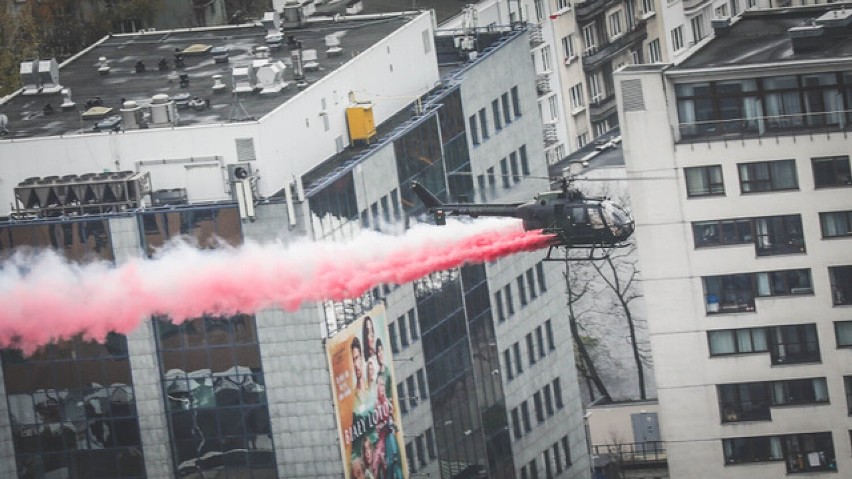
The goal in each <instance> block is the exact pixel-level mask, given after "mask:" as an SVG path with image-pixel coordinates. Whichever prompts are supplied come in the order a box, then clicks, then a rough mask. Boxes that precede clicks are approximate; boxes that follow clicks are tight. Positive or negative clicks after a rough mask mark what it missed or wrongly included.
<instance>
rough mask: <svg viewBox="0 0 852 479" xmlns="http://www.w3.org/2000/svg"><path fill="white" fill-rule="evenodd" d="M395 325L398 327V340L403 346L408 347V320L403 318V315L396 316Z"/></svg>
mask: <svg viewBox="0 0 852 479" xmlns="http://www.w3.org/2000/svg"><path fill="white" fill-rule="evenodd" d="M396 326H397V328H399V342H400V343H401V344H402V347H403V348H406V347H408V345H409V344H411V340H410V339H409V336H408V322H407V321H406V320H405V315H402V316H400V317H398V318H396Z"/></svg>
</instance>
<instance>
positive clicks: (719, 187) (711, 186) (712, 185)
mask: <svg viewBox="0 0 852 479" xmlns="http://www.w3.org/2000/svg"><path fill="white" fill-rule="evenodd" d="M714 171H715V172H718V174H719V180H718V181H717V180H714V176H713V173H712V172H714ZM690 172H698V173H699V174H700V175H701V176H700V178H701V180H703V184H704V185H706V190H707V193H700V192H696V191H695V190H692V191H691V190H690V186H689V185H690V181H689V173H690ZM683 175H684V181H685V182H686V197H687V198H703V197H708V196H725V176H724V171H723V170H722V165H702V166H692V167H687V168H684V169H683Z"/></svg>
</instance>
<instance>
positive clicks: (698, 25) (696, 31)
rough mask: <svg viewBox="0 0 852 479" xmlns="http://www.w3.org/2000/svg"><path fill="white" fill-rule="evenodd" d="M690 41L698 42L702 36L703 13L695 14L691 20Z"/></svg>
mask: <svg viewBox="0 0 852 479" xmlns="http://www.w3.org/2000/svg"><path fill="white" fill-rule="evenodd" d="M690 23H691V24H692V41H693V42H695V43H698V42H700V41H701V39H702V38H704V14H703V13H700V14H698V15H696V16H695V17H694V18H693V19H692V20H690Z"/></svg>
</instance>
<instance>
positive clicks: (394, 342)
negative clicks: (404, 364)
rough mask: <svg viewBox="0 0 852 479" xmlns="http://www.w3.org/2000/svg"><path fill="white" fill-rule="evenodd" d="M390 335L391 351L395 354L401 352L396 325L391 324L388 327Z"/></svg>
mask: <svg viewBox="0 0 852 479" xmlns="http://www.w3.org/2000/svg"><path fill="white" fill-rule="evenodd" d="M397 321H398V319H397ZM388 335H389V336H390V343H391V351H392V352H394V353H398V352H399V338H397V336H396V323H395V322H393V323H390V324H389V325H388Z"/></svg>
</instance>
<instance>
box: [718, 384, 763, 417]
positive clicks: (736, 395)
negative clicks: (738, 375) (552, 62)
mask: <svg viewBox="0 0 852 479" xmlns="http://www.w3.org/2000/svg"><path fill="white" fill-rule="evenodd" d="M716 389H717V392H718V394H719V412H720V414H721V417H722V422H738V421H760V420H764V421H768V420H770V419H772V416H771V414H770V412H769V406H770V400H769V384H768V383H746V384H722V385H719V386H717V387H716Z"/></svg>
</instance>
